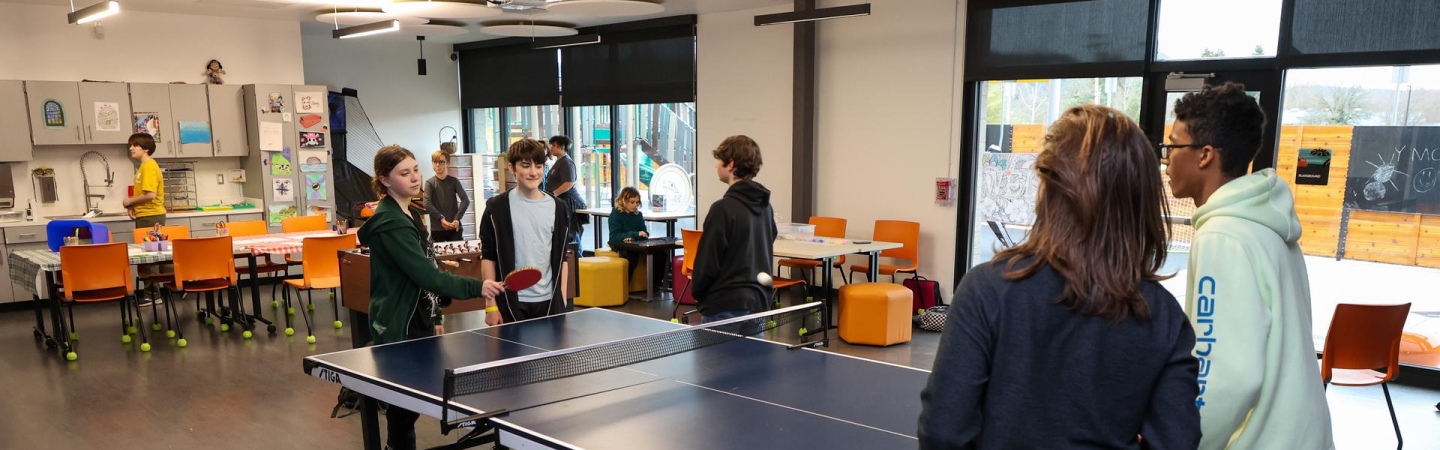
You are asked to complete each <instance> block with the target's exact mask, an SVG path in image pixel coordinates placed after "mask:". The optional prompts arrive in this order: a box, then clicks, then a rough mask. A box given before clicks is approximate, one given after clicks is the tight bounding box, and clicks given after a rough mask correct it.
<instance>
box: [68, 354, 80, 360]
mask: <svg viewBox="0 0 1440 450" xmlns="http://www.w3.org/2000/svg"><path fill="white" fill-rule="evenodd" d="M77 359H80V355H79V354H77V353H75V352H70V353H66V354H65V360H66V361H74V360H77Z"/></svg>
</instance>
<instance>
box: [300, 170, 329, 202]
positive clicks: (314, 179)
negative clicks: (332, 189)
mask: <svg viewBox="0 0 1440 450" xmlns="http://www.w3.org/2000/svg"><path fill="white" fill-rule="evenodd" d="M326 188H327V185H326V184H325V174H323V173H307V174H305V199H306V200H328V199H330V195H329V192H328V191H327V189H326Z"/></svg>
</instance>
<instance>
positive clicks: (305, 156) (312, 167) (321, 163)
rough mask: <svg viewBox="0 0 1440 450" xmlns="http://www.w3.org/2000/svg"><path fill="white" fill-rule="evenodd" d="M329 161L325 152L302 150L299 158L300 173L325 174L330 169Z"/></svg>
mask: <svg viewBox="0 0 1440 450" xmlns="http://www.w3.org/2000/svg"><path fill="white" fill-rule="evenodd" d="M327 159H329V158H327V157H326V155H325V151H324V150H301V151H300V158H299V162H300V171H301V172H307V173H314V172H325V171H327V170H328V169H329V167H330V166H329V163H327V162H326V160H327Z"/></svg>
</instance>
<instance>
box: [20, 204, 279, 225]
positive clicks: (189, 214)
mask: <svg viewBox="0 0 1440 450" xmlns="http://www.w3.org/2000/svg"><path fill="white" fill-rule="evenodd" d="M260 211H261V210H260V208H245V209H232V210H224V211H184V212H174V213H166V214H165V218H167V219H184V218H190V217H210V216H225V215H230V214H260ZM90 220H92V221H94V222H100V223H105V222H128V221H130V220H131V219H130V218H129V217H126V216H108V217H97V218H94V219H90ZM48 223H50V220H49V219H44V218H36V219H35V220H32V221H28V222H27V221H23V220H22V221H19V222H0V228H9V227H43V226H45V224H48Z"/></svg>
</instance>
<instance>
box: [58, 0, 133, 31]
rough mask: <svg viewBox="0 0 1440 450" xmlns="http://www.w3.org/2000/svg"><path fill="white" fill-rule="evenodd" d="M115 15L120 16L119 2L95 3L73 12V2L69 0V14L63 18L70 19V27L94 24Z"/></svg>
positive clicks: (73, 0)
mask: <svg viewBox="0 0 1440 450" xmlns="http://www.w3.org/2000/svg"><path fill="white" fill-rule="evenodd" d="M116 14H120V2H115V1H107V2H101V3H96V4H94V5H90V6H87V7H85V8H84V9H81V10H79V11H76V10H75V0H70V14H67V15H66V16H65V17H66V18H68V19H70V24H71V25H79V24H82V23H89V22H94V21H96V20H100V19H104V18H106V17H110V16H113V15H116Z"/></svg>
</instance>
